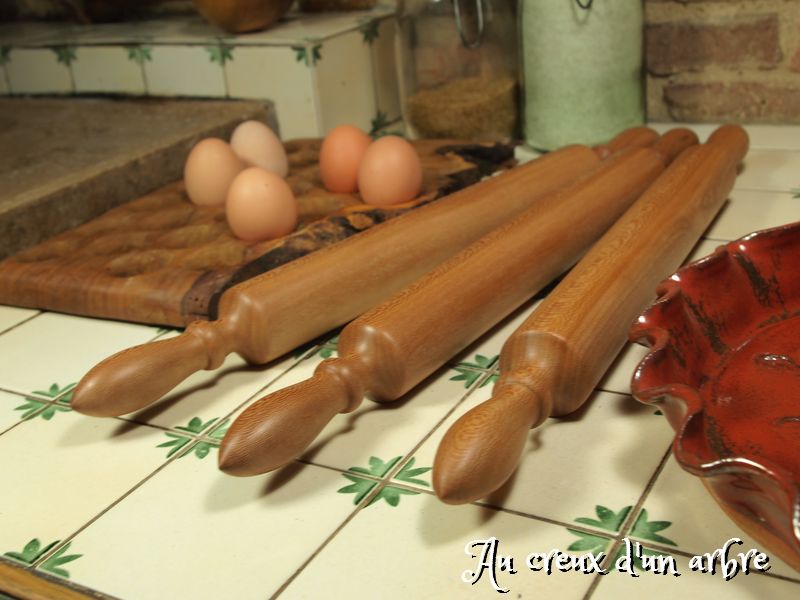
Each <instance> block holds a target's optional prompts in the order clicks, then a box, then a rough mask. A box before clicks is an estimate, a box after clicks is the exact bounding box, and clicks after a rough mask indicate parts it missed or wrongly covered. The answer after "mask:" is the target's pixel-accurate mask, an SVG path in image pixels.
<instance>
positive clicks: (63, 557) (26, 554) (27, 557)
mask: <svg viewBox="0 0 800 600" xmlns="http://www.w3.org/2000/svg"><path fill="white" fill-rule="evenodd" d="M60 541H61V540H56V541H54V542H50V543H49V544H47V545H45V546H42V543H41V542H40V541H39V539H38V538H34V539H32V540H31V541H30V542H28V543H27V544H25V547H24V548H23V549H22V552H6V553H5V554H3V556H6V557H8V558H11V559H13V560H16V561H18V562H21V563H23V564H26V565H29V566H31V565H33V564H34V563H36V562H37V561H38V560H39V559H40V558H42V557H43V556H44V555H46V554H47V553H48V552H50V550H52V549H53V548H55V546H56V545H57V544H59V543H60ZM71 545H72V542H67V543H66V544H64V546H62V547H61V548H59V549H58V550H57V551H56V552H55V553H54V554H53V555H52V556H49V557H48V558H47V559H46V560H45V561H44V562H43V563H42V564H41V565H40V566H39V569H41V570H42V571H45V572H47V573H50V574H52V575H57V576H58V577H63V578H65V579H69V571H67V570H66V569H62V568H61V566H62V565H65V564H67V563H69V562H72V561H73V560H76V559H78V558H80V557H81V556H83V555H82V554H66V552H67V550H69V547H70V546H71Z"/></svg>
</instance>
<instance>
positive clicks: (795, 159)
mask: <svg viewBox="0 0 800 600" xmlns="http://www.w3.org/2000/svg"><path fill="white" fill-rule="evenodd" d="M798 173H800V152H798V151H787V150H751V151H750V152H748V154H747V157H746V158H745V161H744V170H743V171H742V172H741V173H740V174H739V176H738V177H737V178H736V184H735V186H734V187H735V189H737V190H758V191H775V192H788V191H789V190H791V189H794V188H797V187H800V175H799V174H798Z"/></svg>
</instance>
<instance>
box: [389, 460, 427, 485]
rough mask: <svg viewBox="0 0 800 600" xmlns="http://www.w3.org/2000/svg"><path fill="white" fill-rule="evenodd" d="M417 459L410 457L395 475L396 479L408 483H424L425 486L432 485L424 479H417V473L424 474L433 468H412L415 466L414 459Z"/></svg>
mask: <svg viewBox="0 0 800 600" xmlns="http://www.w3.org/2000/svg"><path fill="white" fill-rule="evenodd" d="M415 460H416V459H414V458H412V459H410V460H409V461H408V462H407V463H406V464H405V465H403V468H402V469H400V471H399V472H398V473H397V475H395V476H394V478H395V479H397V480H398V481H404V482H406V483H411V484H416V485H424V486H425V487H430V484H429V483H428V482H427V481H425V480H423V479H416V477H417V475H422V474H423V473H427V472H428V471H430V470H431V467H418V468H416V469H414V468H412V467H413V466H414V461H415Z"/></svg>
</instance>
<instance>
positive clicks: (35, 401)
mask: <svg viewBox="0 0 800 600" xmlns="http://www.w3.org/2000/svg"><path fill="white" fill-rule="evenodd" d="M76 385H78V384H77V383H70V384H69V385H66V386H64V387H63V388H62V387H61V386H59V384H57V383H53V384H51V385H50V387H49V388H48V389H47V390H46V391H43V390H36V391H33V392H31V393H32V394H39V396H44V397H46V398H52V399H53V400H45V399H43V398H40V397H37V396H25V402H24V403H23V404H20V405H19V406H17V407H16V408H15V409H14V410H21V411H22V414H21V415H20V419H22V420H25V419H30V418H33V417H41V418H42V419H44V420H45V421H49V420H50V419H52V418H53V416H54V415H55V414H56V413H59V412H69V411H71V410H72V409H71V408H70V402H72V394H73V391H74V388H75V386H76Z"/></svg>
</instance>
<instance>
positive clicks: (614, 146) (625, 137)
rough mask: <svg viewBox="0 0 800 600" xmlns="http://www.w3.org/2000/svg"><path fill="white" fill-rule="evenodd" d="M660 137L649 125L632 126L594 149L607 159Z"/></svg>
mask: <svg viewBox="0 0 800 600" xmlns="http://www.w3.org/2000/svg"><path fill="white" fill-rule="evenodd" d="M687 131H688V130H687ZM659 137H660V136H659V135H658V133H657V132H656V131H654V130H653V129H650V128H649V127H644V126H642V127H631V128H630V129H626V130H625V131H623V132H622V133H620V134H619V135H617V136H616V137H615V138H614V139H613V140H611V141H610V142H608V143H607V144H602V145H600V146H595V148H594V151H595V152H597V154H598V155H599V156H600V157H601V158H603V159H606V158H608V157H609V156H611V155H612V154H616V153H617V152H622V151H623V150H625V149H627V148H639V147H646V146H652V145H654V144H655V143H656V142H658V140H659Z"/></svg>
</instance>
